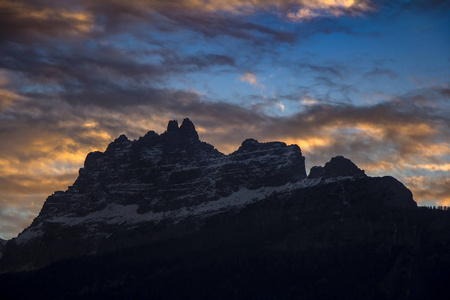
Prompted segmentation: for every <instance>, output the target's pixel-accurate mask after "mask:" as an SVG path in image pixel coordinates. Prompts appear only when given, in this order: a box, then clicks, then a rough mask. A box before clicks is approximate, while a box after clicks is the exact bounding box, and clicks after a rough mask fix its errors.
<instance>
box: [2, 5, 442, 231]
mask: <svg viewBox="0 0 450 300" xmlns="http://www.w3.org/2000/svg"><path fill="white" fill-rule="evenodd" d="M0 10H2V11H3V12H4V13H3V16H4V17H2V18H0V45H1V47H0V138H1V139H2V145H1V146H0V171H1V173H2V175H1V176H0V220H1V221H0V238H3V239H10V238H12V237H15V236H17V234H18V233H19V232H21V231H22V230H23V229H25V228H26V227H27V226H28V225H29V224H30V223H31V221H32V220H33V219H34V218H35V217H36V216H37V215H38V213H39V211H40V209H41V207H42V204H43V203H44V201H45V199H46V198H47V196H49V195H51V194H52V193H53V192H54V191H57V190H65V189H66V188H67V186H69V185H71V184H72V183H73V182H74V181H75V179H76V177H77V175H78V169H79V168H81V167H83V162H84V159H85V157H86V155H87V154H88V153H90V152H92V151H102V152H103V151H104V150H105V149H106V146H107V145H108V144H109V143H110V142H112V141H113V140H114V139H115V138H117V137H118V136H119V135H120V134H126V135H127V137H129V138H130V139H137V138H139V137H140V136H143V135H144V134H145V133H146V132H148V131H151V130H153V131H155V132H157V133H159V134H161V133H162V132H164V131H165V129H166V126H167V122H168V121H169V120H174V119H175V120H177V119H178V120H180V119H181V120H182V119H183V118H185V117H188V118H189V119H190V120H191V121H192V122H193V123H194V125H195V126H196V129H197V132H198V134H199V136H200V139H201V140H202V141H205V142H207V143H209V144H211V145H213V146H214V147H215V148H216V149H218V150H219V151H220V152H222V153H225V154H229V153H231V152H232V151H235V150H237V149H238V147H239V145H240V144H241V143H242V142H243V141H244V140H245V139H247V138H254V139H256V140H258V141H259V142H269V141H281V142H284V143H286V144H288V145H290V144H297V145H298V146H299V147H300V148H301V150H302V154H303V156H305V157H306V171H307V173H309V170H310V168H311V167H312V166H323V165H324V164H325V163H326V162H328V161H329V160H330V159H331V158H332V157H335V156H338V155H342V156H344V157H346V158H349V159H350V160H352V161H353V162H354V163H355V164H356V165H357V166H358V167H359V168H361V169H363V170H365V172H366V174H367V175H369V176H374V177H375V176H384V175H389V176H393V177H395V178H396V179H398V180H399V181H401V182H402V183H403V184H404V185H405V186H406V187H407V188H409V189H410V190H411V191H412V192H413V195H414V200H415V201H416V202H417V203H418V205H422V206H433V205H435V206H449V205H450V117H449V116H450V101H449V100H450V85H449V84H450V71H449V70H450V56H449V53H450V39H449V36H450V3H449V2H448V1H444V0H442V1H441V0H436V1H423V0H410V1H401V0H395V1H385V0H359V1H358V0H357V1H353V0H314V1H304V0H279V1H265V0H258V1H249V0H233V1H228V2H226V3H225V2H222V1H206V0H199V1H181V0H175V1H171V2H170V3H169V4H168V3H166V2H165V1H134V0H132V1H127V2H126V3H121V2H120V1H110V0H96V1H84V0H74V1H61V2H59V1H58V2H57V3H50V2H48V1H45V0H36V1H31V2H30V1H26V0H20V1H11V0H4V1H0Z"/></svg>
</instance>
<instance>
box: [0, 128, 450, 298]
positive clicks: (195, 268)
mask: <svg viewBox="0 0 450 300" xmlns="http://www.w3.org/2000/svg"><path fill="white" fill-rule="evenodd" d="M0 247H1V248H0V251H1V257H0V270H2V271H3V272H4V274H3V275H0V293H1V294H2V295H3V296H4V297H6V299H186V298H187V299H199V298H200V299H380V298H381V299H448V298H449V296H450V291H449V288H448V287H447V283H448V282H449V281H448V280H449V279H450V213H448V212H447V211H442V210H431V209H427V208H418V207H417V205H416V203H415V202H414V200H413V198H412V194H411V192H410V191H409V190H408V189H407V188H406V187H405V186H403V184H401V183H400V182H399V181H397V180H396V179H394V178H392V177H382V178H372V177H368V176H366V175H365V174H364V171H362V170H360V169H359V168H358V167H357V166H356V165H354V164H353V163H352V162H351V161H350V160H348V159H346V158H343V157H335V158H333V159H331V161H330V162H328V163H327V164H326V165H325V166H324V167H314V168H312V170H311V172H310V174H309V176H308V177H307V176H306V172H305V166H304V157H303V156H302V154H301V151H300V148H299V147H298V146H295V145H293V146H287V145H285V144H284V143H278V142H273V143H259V142H257V141H256V140H252V139H250V140H246V141H244V143H243V144H242V146H241V147H240V148H239V149H238V150H237V151H236V152H234V153H232V154H230V155H223V154H221V153H220V152H218V151H217V150H215V149H214V148H213V147H212V146H211V145H208V144H206V143H204V142H201V141H200V140H199V139H198V135H197V132H196V131H195V127H194V125H193V124H192V123H191V122H190V121H189V120H187V119H186V120H184V121H183V124H182V125H181V126H180V127H178V124H177V123H175V122H170V123H169V126H168V129H167V131H166V132H165V133H164V134H162V135H158V134H156V133H154V132H149V133H148V134H147V135H146V136H144V137H143V138H140V139H139V140H137V141H129V140H128V139H127V138H126V137H125V136H121V137H120V138H118V139H117V140H116V141H114V142H113V143H111V144H110V145H109V146H108V149H107V150H106V151H105V152H104V153H101V152H95V153H91V154H89V155H88V157H87V158H86V162H85V166H84V168H82V169H80V176H79V178H78V179H77V180H76V182H75V183H74V185H73V186H71V187H69V189H68V190H67V191H65V192H56V193H55V194H54V195H52V196H50V197H49V198H48V199H47V201H46V202H45V204H44V207H43V208H42V211H41V213H40V214H39V216H38V217H37V218H36V219H35V220H34V221H33V223H32V225H31V226H30V227H29V228H27V229H26V230H24V232H23V233H22V234H20V235H19V236H18V237H17V238H15V239H12V240H9V241H7V242H6V243H4V242H2V243H1V244H0Z"/></svg>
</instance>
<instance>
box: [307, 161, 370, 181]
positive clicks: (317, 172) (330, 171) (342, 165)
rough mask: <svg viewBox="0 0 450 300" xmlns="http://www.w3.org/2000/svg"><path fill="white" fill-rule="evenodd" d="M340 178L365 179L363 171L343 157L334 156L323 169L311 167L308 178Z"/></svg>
mask: <svg viewBox="0 0 450 300" xmlns="http://www.w3.org/2000/svg"><path fill="white" fill-rule="evenodd" d="M340 176H352V177H367V175H366V174H365V173H364V170H361V169H360V168H358V167H357V166H356V165H355V164H354V163H353V162H352V161H351V160H350V159H348V158H345V157H343V156H335V157H333V158H332V159H331V160H330V161H329V162H327V163H326V164H325V166H324V167H318V166H314V167H312V168H311V171H310V173H309V176H308V178H318V177H322V178H334V177H340Z"/></svg>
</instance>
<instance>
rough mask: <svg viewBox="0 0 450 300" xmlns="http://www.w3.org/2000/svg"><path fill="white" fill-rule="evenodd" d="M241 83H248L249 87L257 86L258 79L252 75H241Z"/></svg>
mask: <svg viewBox="0 0 450 300" xmlns="http://www.w3.org/2000/svg"><path fill="white" fill-rule="evenodd" d="M239 79H240V80H241V81H242V82H248V83H250V84H251V85H255V86H256V85H258V84H259V83H258V79H256V75H255V74H253V73H244V75H242V76H241V77H240V78H239Z"/></svg>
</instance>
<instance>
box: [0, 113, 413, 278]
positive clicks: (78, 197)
mask: <svg viewBox="0 0 450 300" xmlns="http://www.w3.org/2000/svg"><path fill="white" fill-rule="evenodd" d="M298 191H303V192H298ZM305 191H309V192H305ZM314 191H321V192H320V193H316V192H314ZM274 194H276V195H279V197H278V198H280V197H281V198H283V199H292V197H293V195H298V196H296V197H297V198H298V200H297V201H303V202H305V201H306V202H305V203H308V205H307V206H308V207H310V206H311V207H321V206H322V205H323V203H329V204H328V205H329V208H328V209H331V208H330V207H333V206H336V207H338V208H339V209H345V208H346V207H348V206H350V205H359V204H360V203H370V204H371V205H375V206H377V205H379V206H384V205H387V206H396V207H405V208H408V207H416V203H415V202H414V200H413V199H412V194H411V192H410V191H409V190H408V189H407V188H406V187H404V186H403V185H402V184H401V183H400V182H398V181H397V180H395V179H394V178H391V177H383V178H370V177H367V176H366V175H365V174H364V171H362V170H360V169H359V168H358V167H357V166H356V165H355V164H353V163H352V162H351V161H350V160H348V159H346V158H343V157H335V158H333V159H331V161H330V162H329V163H327V164H326V165H325V166H324V167H314V168H313V169H312V170H311V173H310V175H309V177H308V178H307V176H306V171H305V158H304V157H303V156H302V153H301V150H300V148H299V147H298V146H297V145H291V146H287V145H286V144H284V143H281V142H269V143H259V142H258V141H256V140H254V139H248V140H245V141H244V142H243V143H242V145H241V147H240V148H239V149H238V150H237V151H235V152H233V153H231V154H229V155H224V154H222V153H220V152H219V151H217V150H216V149H215V148H214V147H213V146H212V145H209V144H207V143H205V142H202V141H200V140H199V137H198V134H197V132H196V130H195V126H194V124H193V123H192V122H191V121H190V120H189V119H185V120H184V121H183V123H182V124H181V126H178V123H177V121H170V122H169V124H168V127H167V131H166V132H164V133H163V134H161V135H158V134H156V133H155V132H153V131H150V132H148V133H147V134H146V135H145V136H144V137H141V138H139V139H138V140H135V141H130V140H128V138H127V137H126V136H125V135H122V136H120V137H119V138H117V139H116V140H115V141H114V142H112V143H111V144H110V145H109V146H108V148H107V149H106V151H105V152H93V153H90V154H89V155H88V156H87V157H86V160H85V163H84V167H83V168H81V169H80V172H79V177H78V178H77V180H76V181H75V183H74V184H73V186H70V187H69V188H68V189H67V190H66V191H64V192H62V191H58V192H55V193H54V194H53V195H51V196H49V197H48V198H47V200H46V201H45V203H44V206H43V207H42V210H41V212H40V214H39V215H38V217H36V219H35V220H34V221H33V223H32V224H31V226H30V227H28V228H27V229H25V230H24V231H23V232H22V233H21V234H20V235H19V236H18V237H17V238H15V239H12V240H10V241H8V243H6V245H5V246H4V249H3V251H2V254H3V257H1V258H0V269H1V270H3V271H18V270H30V269H36V268H40V267H43V266H45V265H47V264H49V263H51V262H54V261H57V260H61V259H66V258H70V257H76V256H80V255H88V254H98V253H103V252H111V251H117V250H119V249H123V248H126V247H131V246H136V245H142V244H146V243H153V242H156V241H161V240H164V239H169V238H174V237H175V238H176V237H182V236H187V235H189V234H192V233H195V232H197V231H198V230H199V228H202V226H205V225H204V224H205V223H207V222H208V220H209V219H210V218H211V217H213V216H217V215H221V214H224V213H227V214H229V213H232V214H236V213H238V212H239V211H240V210H242V209H243V208H245V207H249V205H251V204H252V203H258V202H261V201H262V202H264V201H269V200H270V199H272V200H270V201H275V200H273V199H274V198H273V195H274ZM313 195H316V196H313ZM250 207H251V206H250ZM286 209H288V208H286ZM0 247H1V245H0Z"/></svg>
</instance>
